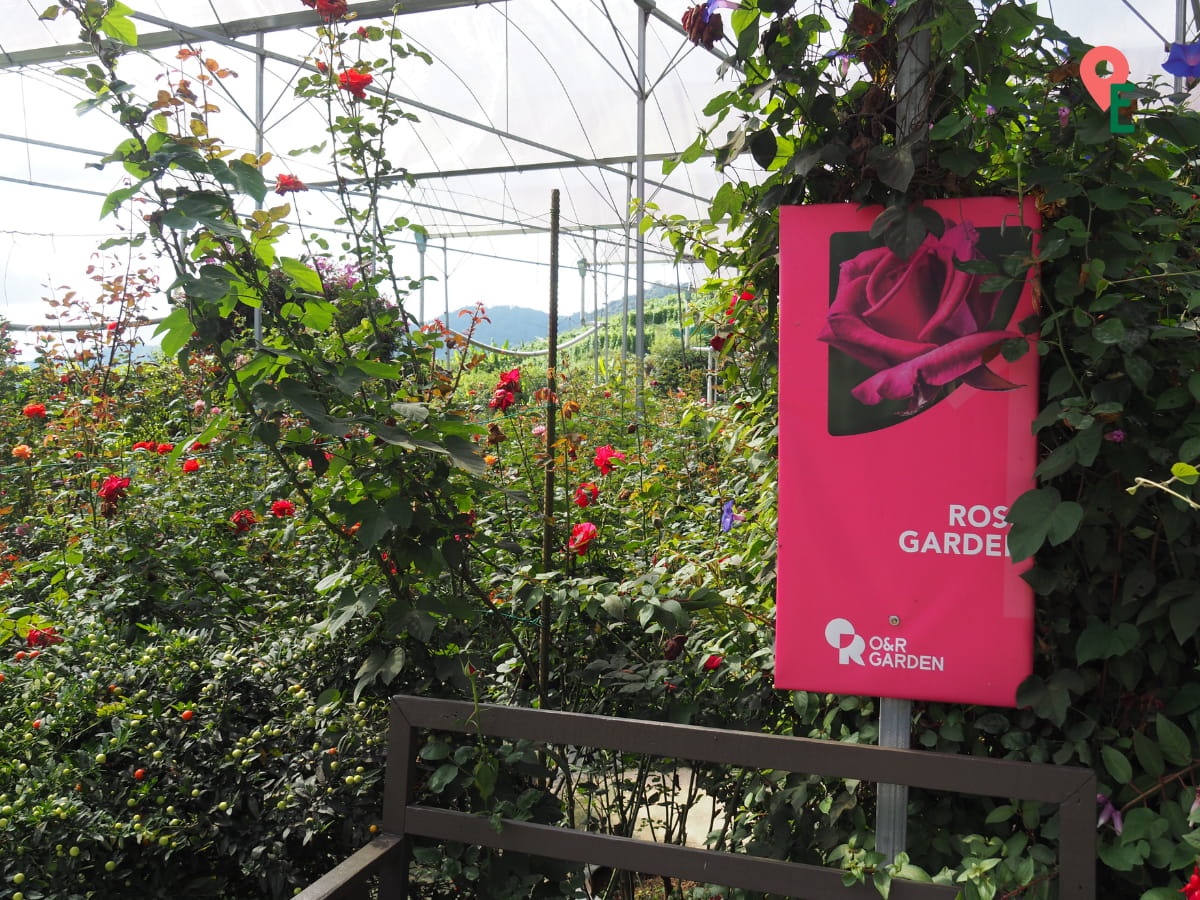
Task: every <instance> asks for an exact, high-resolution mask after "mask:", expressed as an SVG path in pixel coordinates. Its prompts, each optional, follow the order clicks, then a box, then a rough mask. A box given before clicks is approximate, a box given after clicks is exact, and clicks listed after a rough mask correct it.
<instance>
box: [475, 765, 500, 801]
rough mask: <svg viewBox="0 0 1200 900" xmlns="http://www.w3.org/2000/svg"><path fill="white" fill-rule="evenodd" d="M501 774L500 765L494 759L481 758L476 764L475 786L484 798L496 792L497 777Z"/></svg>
mask: <svg viewBox="0 0 1200 900" xmlns="http://www.w3.org/2000/svg"><path fill="white" fill-rule="evenodd" d="M499 774H500V773H499V767H498V766H497V765H496V761H495V760H494V759H481V760H480V761H479V762H477V763H476V764H475V787H476V788H477V789H478V791H479V796H480V797H482V798H483V799H484V800H487V799H488V798H489V797H491V796H492V794H494V793H495V792H496V777H497V776H498V775H499Z"/></svg>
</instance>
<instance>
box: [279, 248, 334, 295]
mask: <svg viewBox="0 0 1200 900" xmlns="http://www.w3.org/2000/svg"><path fill="white" fill-rule="evenodd" d="M279 266H280V268H282V269H283V271H284V272H285V273H287V275H288V277H290V278H291V279H292V282H293V283H294V284H295V285H296V287H298V288H299V289H300V290H302V291H307V292H308V293H310V294H320V293H323V292H324V287H323V286H322V284H321V276H320V275H318V274H317V273H316V272H314V271H313V270H312V269H310V268H309V267H308V266H306V265H305V264H304V263H302V262H300V260H298V259H292V258H291V257H290V256H281V257H280V258H279Z"/></svg>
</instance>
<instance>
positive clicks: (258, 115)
mask: <svg viewBox="0 0 1200 900" xmlns="http://www.w3.org/2000/svg"><path fill="white" fill-rule="evenodd" d="M254 46H255V47H256V48H257V50H258V53H257V54H256V55H255V57H254V155H255V157H256V158H258V159H262V155H263V132H264V131H265V126H266V123H265V122H264V119H265V112H264V109H265V104H264V101H263V92H264V90H265V87H264V83H265V80H266V72H267V58H266V57H265V56H264V55H263V50H264V49H266V48H265V46H264V44H263V33H262V32H261V31H260V32H259V33H258V34H256V35H255V36H254ZM254 207H255V209H262V201H256V202H255V204H254ZM262 337H263V315H262V306H261V304H260V305H258V306H255V307H254V346H256V347H261V346H262Z"/></svg>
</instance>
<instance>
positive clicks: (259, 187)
mask: <svg viewBox="0 0 1200 900" xmlns="http://www.w3.org/2000/svg"><path fill="white" fill-rule="evenodd" d="M229 171H231V172H232V173H233V177H234V178H235V179H236V181H237V187H238V190H239V191H241V192H242V193H243V194H248V195H249V196H250V197H252V198H253V199H254V202H255V203H262V202H263V199H264V198H265V197H266V196H267V183H266V181H264V180H263V176H262V170H261V169H259V168H258V167H257V166H252V165H250V164H249V163H244V162H242V161H241V160H240V159H235V160H234V161H233V162H231V163H230V164H229Z"/></svg>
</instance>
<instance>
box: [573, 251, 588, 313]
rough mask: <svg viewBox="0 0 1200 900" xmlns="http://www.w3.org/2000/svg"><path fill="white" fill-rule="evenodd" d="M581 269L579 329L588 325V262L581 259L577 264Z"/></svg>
mask: <svg viewBox="0 0 1200 900" xmlns="http://www.w3.org/2000/svg"><path fill="white" fill-rule="evenodd" d="M575 265H576V266H578V267H579V327H580V328H583V327H584V326H585V325H587V270H588V265H587V260H586V259H584V258H582V257H580V259H579V262H577V263H575Z"/></svg>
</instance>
